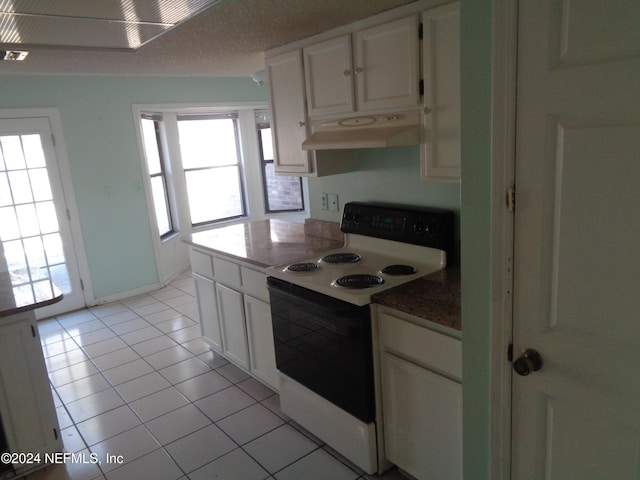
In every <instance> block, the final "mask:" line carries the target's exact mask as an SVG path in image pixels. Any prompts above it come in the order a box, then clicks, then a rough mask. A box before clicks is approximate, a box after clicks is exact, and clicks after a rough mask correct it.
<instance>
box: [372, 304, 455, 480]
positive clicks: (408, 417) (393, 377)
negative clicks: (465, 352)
mask: <svg viewBox="0 0 640 480" xmlns="http://www.w3.org/2000/svg"><path fill="white" fill-rule="evenodd" d="M412 320H419V319H416V318H412V317H411V316H406V315H404V314H402V313H400V312H397V313H396V312H395V311H390V310H388V309H381V310H380V311H379V315H378V325H379V327H378V328H379V333H380V335H379V337H380V370H381V372H380V373H381V383H382V385H381V386H382V404H383V419H384V422H383V423H384V441H385V457H386V458H387V460H389V461H390V462H392V463H394V464H395V465H397V466H398V467H399V468H401V469H402V470H404V471H406V472H407V473H409V474H410V475H412V476H414V477H415V478H417V479H418V480H441V479H447V480H457V479H462V383H461V372H460V360H461V341H460V339H458V338H453V337H450V336H448V335H445V334H443V333H440V332H436V331H433V330H430V329H428V328H425V327H424V326H423V325H421V324H419V323H414V322H413V321H412ZM423 323H425V324H426V322H424V321H423Z"/></svg>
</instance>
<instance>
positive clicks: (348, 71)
mask: <svg viewBox="0 0 640 480" xmlns="http://www.w3.org/2000/svg"><path fill="white" fill-rule="evenodd" d="M342 74H343V75H344V76H345V77H348V76H349V75H351V70H343V71H342Z"/></svg>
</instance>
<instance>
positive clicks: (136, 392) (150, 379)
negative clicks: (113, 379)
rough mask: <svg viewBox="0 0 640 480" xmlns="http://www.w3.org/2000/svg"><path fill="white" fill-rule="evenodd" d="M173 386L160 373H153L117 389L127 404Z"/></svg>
mask: <svg viewBox="0 0 640 480" xmlns="http://www.w3.org/2000/svg"><path fill="white" fill-rule="evenodd" d="M170 386H171V385H170V384H169V382H167V381H166V380H165V379H164V378H163V377H162V376H161V375H160V374H159V373H157V372H153V373H149V374H147V375H144V376H142V377H138V378H134V379H133V380H129V381H128V382H125V383H123V384H121V385H118V386H117V387H115V389H116V390H117V391H118V393H119V394H120V395H121V396H122V398H124V399H125V400H126V401H127V402H133V401H135V400H138V399H139V398H142V397H146V396H147V395H150V394H152V393H155V392H158V391H160V390H164V389H165V388H167V387H170Z"/></svg>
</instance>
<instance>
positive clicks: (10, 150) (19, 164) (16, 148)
mask: <svg viewBox="0 0 640 480" xmlns="http://www.w3.org/2000/svg"><path fill="white" fill-rule="evenodd" d="M0 145H1V146H2V153H3V155H4V161H5V164H6V167H7V170H18V169H20V168H24V167H25V163H24V155H23V153H22V145H21V144H20V137H19V136H18V135H10V136H5V137H2V138H0Z"/></svg>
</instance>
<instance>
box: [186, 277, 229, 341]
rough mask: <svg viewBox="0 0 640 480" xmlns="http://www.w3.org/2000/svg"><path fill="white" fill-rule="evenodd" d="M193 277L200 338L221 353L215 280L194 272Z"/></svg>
mask: <svg viewBox="0 0 640 480" xmlns="http://www.w3.org/2000/svg"><path fill="white" fill-rule="evenodd" d="M193 278H194V279H195V282H196V298H197V299H198V312H199V313H200V330H201V331H202V339H203V340H204V341H205V342H206V343H207V344H208V345H209V346H210V347H211V348H213V349H214V350H216V351H217V352H219V353H222V334H221V332H220V319H219V317H218V302H217V298H216V286H215V282H214V281H213V280H210V279H208V278H205V277H203V276H201V275H198V274H196V273H194V274H193Z"/></svg>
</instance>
